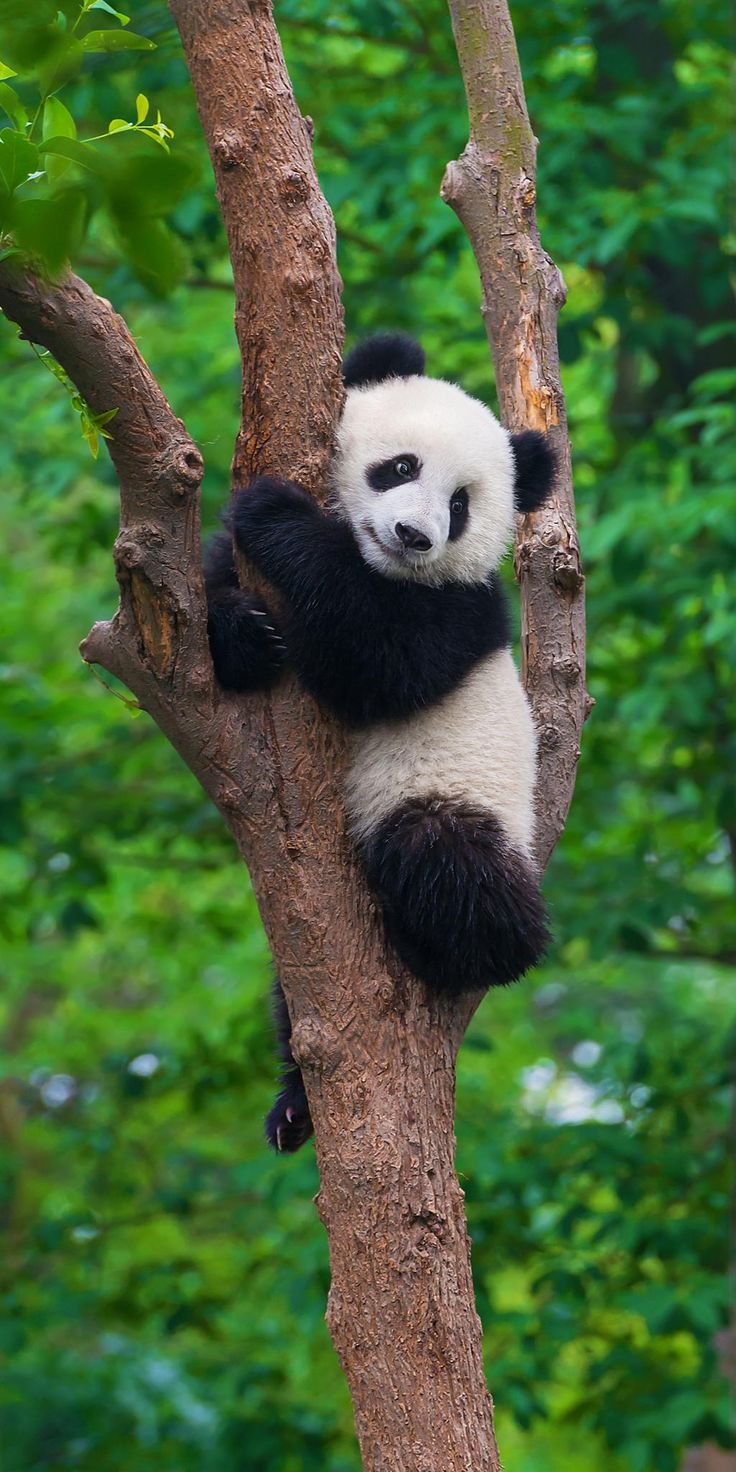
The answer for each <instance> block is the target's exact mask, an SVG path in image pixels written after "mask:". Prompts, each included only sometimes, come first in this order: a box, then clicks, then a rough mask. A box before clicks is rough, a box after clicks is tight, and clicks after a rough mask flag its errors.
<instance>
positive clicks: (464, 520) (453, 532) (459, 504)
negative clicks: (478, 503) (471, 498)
mask: <svg viewBox="0 0 736 1472" xmlns="http://www.w3.org/2000/svg"><path fill="white" fill-rule="evenodd" d="M468 504H469V503H468V493H467V491H466V489H465V487H464V486H458V488H457V490H456V491H453V494H452V495H451V497H450V530H449V532H448V535H447V540H448V542H456V541H457V539H458V537H461V536H462V534H463V532H464V531H465V528H466V527H467V525H468V516H469V511H468Z"/></svg>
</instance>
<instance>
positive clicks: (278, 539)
mask: <svg viewBox="0 0 736 1472" xmlns="http://www.w3.org/2000/svg"><path fill="white" fill-rule="evenodd" d="M231 516H232V525H233V531H234V535H235V539H236V542H237V544H238V546H239V548H240V549H241V551H243V552H244V553H246V555H247V556H248V557H249V558H250V559H251V561H252V562H253V563H254V565H255V566H256V567H257V568H258V571H259V572H261V573H262V574H263V576H264V577H265V578H267V579H268V581H269V582H270V583H272V584H273V586H274V588H276V589H277V590H278V592H279V593H281V594H282V596H283V598H284V600H285V602H286V605H287V607H286V609H285V611H284V613H283V615H282V617H281V625H282V628H283V632H284V636H285V639H286V644H287V648H288V657H289V660H290V662H291V663H292V664H293V665H294V667H295V669H296V670H297V672H298V674H299V676H300V678H301V680H302V683H303V684H304V686H305V687H306V689H307V690H309V691H310V692H311V694H312V695H314V696H315V698H316V699H317V700H320V701H323V702H324V704H325V705H327V706H329V708H330V709H331V710H333V711H335V713H336V714H337V715H338V716H340V717H341V718H342V719H343V720H344V721H346V722H347V723H348V724H350V725H354V726H363V725H370V724H372V723H373V722H374V721H380V720H389V719H402V718H405V717H408V716H411V715H413V714H414V713H415V712H417V711H419V710H423V709H425V708H426V707H428V706H431V705H434V703H435V702H436V701H437V700H440V699H441V698H442V696H443V695H447V694H448V693H449V691H451V690H454V689H455V688H456V687H457V686H458V685H459V684H460V682H461V680H463V679H464V678H465V676H466V675H467V674H468V673H469V671H470V670H471V669H473V668H474V667H475V666H476V665H477V664H478V663H479V662H480V660H482V659H485V658H486V657H487V656H488V655H489V654H491V653H493V652H494V651H495V650H498V649H503V648H505V647H506V645H507V644H508V642H509V630H508V616H507V612H506V601H505V598H504V595H503V592H502V590H501V587H500V585H499V582H498V580H497V578H496V577H495V576H492V577H490V578H489V580H488V582H486V583H476V584H463V583H446V584H445V585H444V586H442V587H439V588H432V587H426V586H424V585H422V584H420V583H412V582H409V581H408V580H406V579H398V578H397V579H392V578H385V577H381V575H380V574H379V573H377V572H375V571H374V569H373V568H371V567H369V566H368V564H367V563H366V562H365V561H364V560H363V558H362V557H361V554H360V551H359V549H358V546H357V544H356V542H355V539H354V537H353V534H352V531H351V530H350V527H349V526H348V525H347V524H346V523H345V522H342V521H338V520H337V518H336V517H333V516H327V515H325V513H324V512H323V511H320V510H319V508H318V507H317V506H316V505H315V503H314V501H313V500H312V499H311V497H310V496H308V495H307V494H306V492H305V491H303V490H302V489H301V488H300V487H299V486H296V485H294V484H293V483H292V482H290V481H282V480H276V479H275V478H271V477H269V476H261V477H260V478H259V479H258V480H256V481H254V482H253V484H252V485H251V486H250V488H249V489H248V490H247V491H238V492H236V494H235V496H234V497H233V502H232V512H231Z"/></svg>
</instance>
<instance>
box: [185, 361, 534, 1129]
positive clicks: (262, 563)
mask: <svg viewBox="0 0 736 1472" xmlns="http://www.w3.org/2000/svg"><path fill="white" fill-rule="evenodd" d="M343 375H344V380H345V387H346V391H347V392H346V398H345V406H344V410H343V413H342V418H341V421H340V424H339V429H338V434H337V444H336V450H335V454H334V459H333V463H332V491H333V504H332V508H331V510H330V511H328V512H324V511H322V510H320V509H319V507H318V506H317V505H316V503H315V502H314V501H313V500H312V498H311V497H310V496H309V495H307V493H306V492H305V491H304V490H303V489H302V488H301V487H300V486H298V485H295V484H294V483H292V482H290V481H286V480H280V479H276V478H274V477H272V476H259V477H258V478H257V479H256V480H255V481H254V482H253V483H252V484H251V485H250V486H249V487H248V488H247V489H243V490H238V491H236V492H235V494H234V496H233V498H232V501H231V505H230V508H229V510H228V512H227V513H226V520H227V523H228V526H229V532H228V533H225V534H220V536H219V537H218V538H216V539H215V541H214V542H213V543H212V544H211V546H210V548H209V551H208V553H207V556H206V559H205V581H206V586H207V595H208V612H209V624H208V627H209V638H210V647H211V651H212V657H213V661H214V667H215V672H216V675H217V677H218V679H219V681H220V683H221V684H222V685H224V686H226V687H227V688H229V689H233V690H240V691H253V690H256V689H263V688H266V687H267V686H268V685H269V684H271V683H272V682H273V681H274V680H275V679H277V678H278V675H279V672H280V670H281V668H282V665H283V662H284V661H285V660H286V661H288V663H289V664H290V665H291V666H292V667H293V668H294V669H295V670H296V672H297V674H298V676H299V679H300V680H301V682H302V684H303V685H304V686H305V687H306V689H307V690H308V691H310V692H311V694H312V695H313V696H314V697H315V698H316V699H317V700H318V701H320V702H322V703H323V704H324V705H325V706H326V707H327V708H328V709H330V710H331V711H333V712H334V713H335V714H336V715H337V716H339V717H340V718H341V719H342V720H343V721H344V722H345V724H346V725H347V726H348V727H349V731H350V743H351V753H350V766H349V771H348V776H347V784H346V790H345V802H346V809H347V815H348V819H349V823H350V827H351V831H352V834H353V837H354V839H355V842H356V844H357V847H358V850H359V852H360V854H361V856H362V860H363V863H364V866H365V872H366V877H367V880H368V883H369V885H370V887H371V889H372V891H373V893H374V894H375V896H376V897H377V899H378V900H379V902H380V905H381V909H382V912H383V918H384V923H385V931H386V936H387V939H388V941H389V943H390V944H391V945H392V946H393V947H394V949H395V950H396V951H397V952H398V955H399V956H400V957H401V959H402V960H403V961H404V962H405V963H406V965H407V966H408V967H409V969H410V970H411V971H412V972H413V973H414V975H415V976H416V977H418V978H419V979H420V980H421V981H422V982H424V983H425V985H426V986H427V987H428V988H430V989H431V990H433V991H438V992H443V993H450V994H455V995H456V994H459V993H461V992H464V991H470V990H477V989H482V988H486V987H488V986H501V985H504V984H506V983H508V982H512V981H514V980H515V979H516V978H517V977H520V976H521V975H522V974H523V973H524V972H525V971H527V970H528V969H529V967H531V966H533V965H534V964H535V963H536V962H537V961H538V960H539V958H540V956H541V954H542V952H543V951H544V948H545V945H546V943H547V940H548V931H547V921H546V914H545V908H544V904H543V901H542V898H541V894H540V890H539V879H538V874H537V871H536V867H535V861H534V782H535V773H536V743H535V733H534V725H533V722H532V717H531V712H530V709H529V705H528V702H527V699H526V696H525V694H524V691H523V689H522V686H521V682H520V680H519V676H518V674H517V671H516V667H515V665H514V661H513V659H512V656H511V650H510V647H509V625H508V617H507V609H506V600H505V596H504V593H503V590H502V588H501V584H500V582H499V578H498V573H497V569H498V565H499V563H500V561H501V559H502V557H503V555H504V553H505V552H506V550H507V548H508V546H509V543H510V541H511V538H512V535H513V529H514V517H515V513H516V512H522V513H524V512H529V511H533V510H535V509H536V508H537V507H538V506H540V505H541V504H542V502H543V501H544V500H545V498H546V496H547V495H548V493H549V491H550V487H551V484H552V479H553V473H554V460H553V454H552V451H551V448H550V446H549V443H548V441H547V440H546V438H545V436H544V435H542V434H540V433H539V432H537V431H533V430H526V431H524V432H522V433H520V434H510V433H509V432H508V431H507V430H505V429H504V428H503V427H502V426H501V425H500V424H499V422H498V420H497V419H496V418H495V417H494V415H493V414H492V413H491V412H490V410H489V409H488V408H487V407H486V406H485V404H482V403H480V402H479V401H478V400H477V399H474V398H471V397H470V396H469V395H468V394H466V393H465V392H464V391H463V390H462V389H461V388H459V387H457V386H456V385H455V384H453V383H448V382H445V381H443V380H440V379H433V378H429V377H426V376H425V373H424V353H423V351H422V349H421V347H420V346H419V344H418V343H415V342H414V341H413V340H411V339H410V338H407V337H405V336H404V335H403V334H400V333H386V334H380V335H378V336H375V337H373V338H370V339H369V340H368V341H367V342H365V343H363V344H362V345H359V346H358V347H357V348H355V349H354V350H353V352H352V353H350V354H349V355H348V357H347V359H346V361H345V364H344V369H343ZM233 538H234V540H235V542H236V544H237V546H238V547H239V549H240V550H241V551H242V552H243V553H244V554H245V556H246V557H247V558H248V559H249V561H250V562H251V563H252V564H253V566H254V567H255V568H257V570H258V572H259V573H260V574H261V575H262V576H263V578H265V579H266V581H267V582H268V583H269V584H270V585H271V586H272V587H273V588H274V589H275V590H276V592H277V594H278V598H279V615H278V625H277V622H276V619H275V618H274V617H272V615H271V613H270V612H269V609H268V607H267V604H266V603H264V602H262V601H260V600H259V599H256V598H255V597H254V596H253V595H252V594H250V593H249V592H248V591H247V590H246V589H241V588H239V587H238V583H237V578H236V575H235V570H234V566H233V557H232V539H233ZM275 991H276V1008H277V1028H278V1033H279V1041H280V1051H281V1055H282V1060H283V1062H284V1064H285V1065H286V1072H285V1075H284V1079H283V1087H282V1089H281V1092H280V1094H279V1097H278V1099H277V1101H276V1104H275V1105H274V1107H273V1109H272V1110H271V1113H270V1115H269V1116H268V1119H267V1122H266V1132H267V1136H268V1138H269V1140H270V1141H271V1143H272V1144H274V1145H275V1146H276V1147H277V1148H278V1149H282V1150H294V1149H297V1148H298V1147H299V1145H301V1144H302V1143H303V1141H304V1140H305V1139H306V1138H307V1137H308V1135H309V1134H310V1133H311V1120H310V1117H309V1108H308V1105H307V1100H306V1095H305V1092H304V1085H303V1082H302V1078H301V1074H300V1072H299V1069H298V1067H297V1065H296V1063H295V1061H294V1059H293V1057H292V1054H291V1050H290V1047H289V1039H290V1023H289V1017H288V1012H287V1009H286V1004H285V1001H284V997H283V992H282V991H281V989H280V987H279V985H278V983H277V984H276V989H275Z"/></svg>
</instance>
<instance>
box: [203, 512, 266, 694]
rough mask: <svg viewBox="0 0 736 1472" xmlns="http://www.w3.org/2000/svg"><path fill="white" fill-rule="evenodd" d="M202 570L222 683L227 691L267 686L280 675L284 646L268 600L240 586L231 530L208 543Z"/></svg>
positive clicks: (211, 637) (209, 629) (210, 631)
mask: <svg viewBox="0 0 736 1472" xmlns="http://www.w3.org/2000/svg"><path fill="white" fill-rule="evenodd" d="M202 570H203V572H204V585H205V590H206V593H207V635H208V638H209V643H210V653H211V654H212V662H213V664H214V666H215V673H216V675H217V678H218V680H219V682H220V684H221V685H224V687H225V689H226V690H243V691H255V690H267V689H268V687H269V686H270V685H273V684H274V683H275V681H276V680H277V679H278V676H279V674H280V671H281V667H282V665H283V662H284V658H285V655H286V648H285V645H284V642H283V639H282V638H281V635H280V634H279V631H278V629H277V628H276V627H275V625H274V623H273V622H272V620H271V618H270V615H269V613H268V610H267V609H266V606H265V604H264V603H263V602H262V601H261V599H260V598H256V597H255V595H254V594H253V593H251V592H249V591H248V589H246V588H240V587H239V586H238V577H237V573H236V571H235V563H234V561H233V545H232V540H231V538H230V536H229V534H228V533H227V532H218V533H217V535H216V536H214V537H212V538H211V539H210V541H209V542H208V543H207V546H206V547H205V551H204V557H203V559H202Z"/></svg>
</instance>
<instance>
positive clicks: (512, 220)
mask: <svg viewBox="0 0 736 1472" xmlns="http://www.w3.org/2000/svg"><path fill="white" fill-rule="evenodd" d="M449 8H450V14H451V17H452V25H453V31H454V34H455V43H456V46H457V53H458V58H459V61H460V67H461V70H462V73H463V80H464V84H465V92H466V97H467V101H468V115H469V122H470V137H469V140H468V143H467V146H466V148H465V150H464V152H463V154H462V156H461V158H460V159H458V160H457V162H454V163H450V164H448V166H447V170H446V173H445V177H444V180H443V183H442V191H441V192H442V197H443V199H445V200H446V202H447V203H448V204H449V205H451V206H452V208H453V209H454V210H455V212H456V214H457V215H458V216H459V218H460V220H461V221H462V223H463V225H464V226H465V229H466V231H467V233H468V236H469V238H470V242H471V245H472V247H473V252H474V254H475V258H476V261H477V263H478V269H479V272H480V278H481V286H482V292H483V301H482V311H483V318H484V321H485V324H486V330H487V333H488V338H489V342H490V345H491V349H492V352H493V360H494V364H495V370H496V387H497V391H498V398H499V403H500V406H501V414H502V417H503V421H504V423H505V424H506V425H507V426H508V428H509V429H511V430H518V429H522V428H524V427H525V426H529V427H530V428H532V429H542V430H545V431H546V432H547V433H548V434H549V436H550V438H551V440H552V442H553V444H554V446H555V449H556V452H557V457H558V474H557V481H556V493H555V496H554V498H553V500H551V501H550V503H549V504H548V505H547V506H545V507H543V508H542V509H541V510H540V511H538V512H536V513H535V514H534V515H532V516H527V517H524V518H523V519H522V520H521V521H520V523H519V527H518V531H517V538H516V557H515V566H516V573H517V577H518V579H519V582H520V585H521V602H522V626H521V649H522V674H523V678H524V683H525V685H526V689H527V693H528V695H529V698H530V700H531V703H532V708H533V711H534V716H535V720H536V723H537V728H538V731H539V781H538V786H537V814H538V820H537V830H538V832H537V848H538V856H539V860H540V863H541V864H542V865H544V864H546V862H547V860H548V859H549V856H550V854H551V852H552V850H553V848H554V846H555V844H556V842H557V839H558V838H559V836H560V834H561V832H562V830H563V828H564V825H565V819H566V817H567V812H568V809H569V806H570V802H571V800H572V793H573V788H574V785H575V773H576V765H577V760H578V757H579V754H580V734H581V731H582V726H583V721H584V719H585V716H586V714H587V712H588V706H587V703H586V694H585V608H584V597H583V587H584V584H583V576H582V572H581V568H580V552H579V547H578V540H577V532H576V528H575V503H574V499H573V487H572V464H571V456H570V445H569V441H568V435H567V420H566V413H565V400H564V396H563V392H562V384H561V381H560V366H559V357H558V350H557V316H558V313H559V310H560V307H561V306H562V304H563V302H564V300H565V286H564V282H563V280H562V277H561V275H560V272H559V271H558V269H557V267H556V266H555V264H554V262H553V261H551V260H550V258H549V256H548V255H547V254H546V253H545V251H544V250H543V248H542V245H541V243H540V239H539V232H538V229H537V223H536V210H535V201H536V183H535V178H536V165H535V160H536V139H535V138H534V135H533V133H532V129H531V125H530V122H529V117H528V114H527V109H526V101H525V98H524V87H523V82H522V77H521V71H520V68H519V58H518V54H517V50H516V41H515V38H514V32H513V27H512V24H511V17H510V15H509V10H508V5H507V3H506V0H449Z"/></svg>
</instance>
